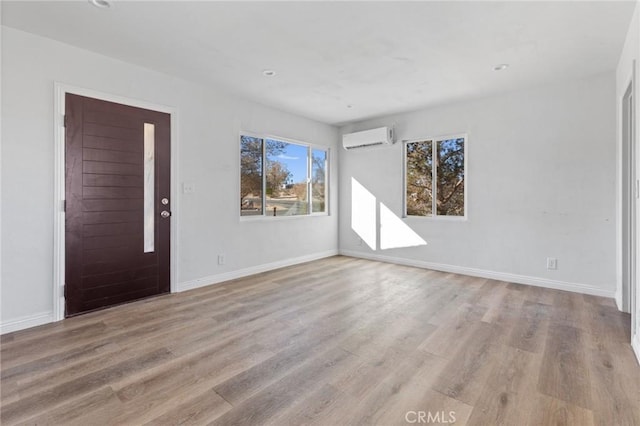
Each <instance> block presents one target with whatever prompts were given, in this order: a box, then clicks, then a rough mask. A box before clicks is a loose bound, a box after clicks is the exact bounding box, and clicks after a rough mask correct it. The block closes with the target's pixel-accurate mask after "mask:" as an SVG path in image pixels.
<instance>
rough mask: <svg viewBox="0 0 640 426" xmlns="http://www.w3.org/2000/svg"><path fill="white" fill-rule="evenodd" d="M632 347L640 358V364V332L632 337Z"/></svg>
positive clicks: (639, 362) (638, 358) (639, 359)
mask: <svg viewBox="0 0 640 426" xmlns="http://www.w3.org/2000/svg"><path fill="white" fill-rule="evenodd" d="M631 347H632V348H633V351H634V352H635V353H636V359H637V360H638V364H640V334H636V335H635V336H633V337H632V338H631Z"/></svg>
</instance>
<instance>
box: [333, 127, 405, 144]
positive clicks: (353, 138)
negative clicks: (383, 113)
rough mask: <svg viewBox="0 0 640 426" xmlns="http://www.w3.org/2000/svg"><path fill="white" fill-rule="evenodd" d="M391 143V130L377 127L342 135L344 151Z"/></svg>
mask: <svg viewBox="0 0 640 426" xmlns="http://www.w3.org/2000/svg"><path fill="white" fill-rule="evenodd" d="M392 143H393V128H391V127H379V128H377V129H371V130H364V131H362V132H355V133H347V134H344V135H342V146H344V149H355V148H363V147H365V146H373V145H391V144H392Z"/></svg>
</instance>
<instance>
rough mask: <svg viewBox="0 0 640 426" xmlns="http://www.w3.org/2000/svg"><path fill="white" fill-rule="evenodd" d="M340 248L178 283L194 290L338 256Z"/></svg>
mask: <svg viewBox="0 0 640 426" xmlns="http://www.w3.org/2000/svg"><path fill="white" fill-rule="evenodd" d="M338 254H339V253H338V250H327V251H323V252H320V253H313V254H309V255H306V256H300V257H294V258H292V259H285V260H279V261H277V262H271V263H264V264H262V265H257V266H251V267H249V268H244V269H238V270H236V271H230V272H225V273H222V274H216V275H209V276H208V277H203V278H198V279H195V280H190V281H185V282H181V283H178V292H181V291H186V290H193V289H194V288H200V287H206V286H208V285H212V284H218V283H221V282H224V281H229V280H235V279H237V278H243V277H247V276H249V275H255V274H259V273H261V272H267V271H271V270H274V269H278V268H284V267H286V266H293V265H297V264H299V263H304V262H310V261H312V260H318V259H323V258H325V257H331V256H337V255H338Z"/></svg>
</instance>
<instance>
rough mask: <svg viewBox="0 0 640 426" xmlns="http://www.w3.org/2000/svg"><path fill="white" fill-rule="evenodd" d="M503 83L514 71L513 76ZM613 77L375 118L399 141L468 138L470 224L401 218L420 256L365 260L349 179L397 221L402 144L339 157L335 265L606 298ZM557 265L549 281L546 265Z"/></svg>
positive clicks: (611, 274) (611, 263) (611, 279)
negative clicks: (366, 264) (355, 260)
mask: <svg viewBox="0 0 640 426" xmlns="http://www.w3.org/2000/svg"><path fill="white" fill-rule="evenodd" d="M509 72H517V69H512V70H510V71H509ZM614 103H615V76H614V75H613V73H608V74H605V75H599V76H595V77H592V78H589V79H585V80H579V81H570V82H563V83H561V84H560V83H559V84H556V85H553V86H548V87H537V88H532V89H529V90H524V91H519V92H514V93H509V94H503V95H499V96H494V97H490V98H486V99H480V100H475V101H471V102H467V103H464V104H458V105H450V106H443V107H440V108H434V109H427V110H422V111H417V112H412V113H407V114H400V115H394V116H389V117H382V118H379V119H375V120H369V121H366V122H361V123H357V124H356V125H349V126H346V127H344V128H342V129H341V132H350V131H354V130H362V129H367V128H372V127H376V126H381V125H391V124H394V123H395V126H396V135H397V139H398V140H411V139H417V138H423V137H425V138H426V137H429V136H438V135H446V134H452V133H465V132H466V133H467V134H468V147H467V154H468V170H467V172H468V181H467V191H468V220H467V221H464V222H461V221H450V220H433V219H425V218H407V219H404V223H405V224H406V225H408V226H409V227H410V228H412V229H413V230H414V231H415V232H417V233H418V234H419V235H420V236H421V237H422V238H423V239H424V240H426V241H427V243H428V245H426V246H418V247H410V248H397V249H389V250H379V249H378V250H375V251H374V250H371V249H369V248H368V247H367V246H366V245H359V238H358V236H357V234H356V233H355V232H354V231H353V230H352V229H351V192H350V191H351V179H352V177H353V178H355V179H356V180H357V181H358V182H359V183H360V184H362V185H363V186H364V187H365V188H367V189H368V190H369V191H370V192H371V193H372V194H373V195H374V196H375V197H376V198H377V200H378V201H379V202H382V203H384V204H385V205H386V206H387V207H389V208H390V209H391V210H392V211H393V212H394V213H395V214H396V215H398V216H400V215H401V214H402V210H403V208H402V191H403V189H402V188H403V181H402V143H396V144H395V145H393V146H391V147H382V148H368V149H360V150H352V151H344V150H341V151H340V187H341V192H340V250H341V251H342V252H344V253H345V254H352V255H360V256H366V257H370V258H378V259H386V260H392V261H395V262H401V263H406V264H412V265H417V266H425V267H431V268H435V269H442V270H449V271H457V272H462V273H467V274H471V275H479V276H485V277H491V278H496V279H503V280H508V281H513V282H521V283H529V284H535V285H542V286H547V287H554V288H564V289H568V290H574V291H580V292H585V293H590V294H598V295H604V296H609V297H613V294H614V291H615V278H616V275H615V274H616V272H615V218H616V216H615V214H616V211H615V166H616V164H615V134H616V133H615V132H616V130H615V107H614ZM547 257H556V258H558V269H557V270H555V271H548V270H547V269H546V258H547Z"/></svg>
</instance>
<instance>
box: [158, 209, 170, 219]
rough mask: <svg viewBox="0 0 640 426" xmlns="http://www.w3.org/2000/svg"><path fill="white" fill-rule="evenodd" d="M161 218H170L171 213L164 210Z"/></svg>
mask: <svg viewBox="0 0 640 426" xmlns="http://www.w3.org/2000/svg"><path fill="white" fill-rule="evenodd" d="M160 216H162V217H163V218H165V219H166V218H168V217H169V216H171V212H168V211H166V210H162V212H160Z"/></svg>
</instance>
